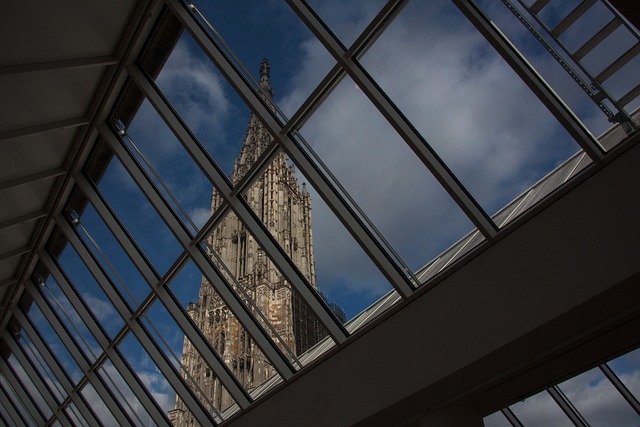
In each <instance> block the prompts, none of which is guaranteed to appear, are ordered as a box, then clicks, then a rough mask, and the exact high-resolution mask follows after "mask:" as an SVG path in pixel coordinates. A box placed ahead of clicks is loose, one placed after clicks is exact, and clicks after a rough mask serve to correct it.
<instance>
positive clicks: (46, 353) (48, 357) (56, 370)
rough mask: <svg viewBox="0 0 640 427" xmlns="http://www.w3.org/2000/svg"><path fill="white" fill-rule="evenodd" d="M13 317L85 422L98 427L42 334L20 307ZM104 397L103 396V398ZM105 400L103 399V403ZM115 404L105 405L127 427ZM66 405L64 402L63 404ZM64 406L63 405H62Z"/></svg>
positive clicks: (106, 402) (88, 408) (85, 403)
mask: <svg viewBox="0 0 640 427" xmlns="http://www.w3.org/2000/svg"><path fill="white" fill-rule="evenodd" d="M13 315H14V317H15V319H16V320H17V321H18V323H19V324H20V327H21V328H22V330H23V331H24V332H25V333H26V335H27V336H28V337H29V339H30V340H31V342H32V343H33V345H34V346H35V348H36V350H37V351H38V353H39V354H40V356H41V357H42V358H43V359H44V362H45V363H46V364H47V366H48V367H49V369H50V370H51V372H52V373H53V375H54V377H55V380H56V381H58V384H60V386H61V387H62V389H63V390H64V391H65V392H66V393H67V396H68V398H69V399H70V400H71V402H73V403H74V404H75V405H76V407H77V408H78V410H79V411H80V413H81V414H82V416H83V417H84V419H85V420H87V421H88V422H89V423H90V424H92V425H97V423H98V420H97V418H96V415H95V414H94V412H93V411H92V410H91V408H90V407H89V406H88V405H87V402H86V400H85V399H84V397H83V396H82V395H81V394H79V393H78V391H79V389H77V388H76V387H74V385H73V383H72V382H71V380H70V379H69V376H68V374H67V373H66V372H65V370H64V369H63V367H62V364H61V363H60V361H59V360H58V359H57V358H56V356H55V355H54V354H53V353H52V352H51V350H50V349H49V346H48V345H47V344H46V343H45V342H44V340H43V339H42V337H41V336H40V333H38V331H37V330H36V328H35V326H34V325H33V324H32V323H31V321H30V320H29V319H28V318H27V316H26V315H25V314H24V313H23V312H22V310H21V309H20V308H18V307H16V308H14V310H13ZM94 388H95V387H94ZM101 397H102V396H101ZM104 400H105V399H104V398H103V401H104ZM112 403H115V401H113V402H108V401H105V404H106V405H107V407H108V408H109V410H110V411H111V412H112V413H113V414H114V417H116V419H117V420H118V421H119V422H120V423H121V425H126V424H127V423H126V422H125V421H126V420H121V419H120V418H119V416H118V415H119V414H118V412H119V408H118V407H117V406H113V405H112ZM63 404H64V402H63ZM61 406H62V405H61Z"/></svg>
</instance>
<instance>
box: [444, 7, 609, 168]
mask: <svg viewBox="0 0 640 427" xmlns="http://www.w3.org/2000/svg"><path fill="white" fill-rule="evenodd" d="M452 1H453V3H454V4H455V5H456V6H457V7H458V9H460V10H461V11H462V13H463V14H464V15H465V16H466V17H467V19H468V20H469V22H471V23H472V24H473V25H474V26H475V27H476V29H477V30H478V31H479V32H480V34H482V35H483V36H484V38H485V39H486V40H487V41H488V42H489V43H490V44H491V46H493V48H494V49H495V50H496V51H497V52H498V53H499V54H500V56H502V58H503V59H504V60H505V61H506V62H507V64H509V66H511V68H512V69H513V70H514V71H515V72H516V74H517V75H518V76H519V77H520V79H522V81H523V82H524V83H525V84H526V85H527V86H528V87H529V89H530V90H531V91H532V92H533V93H534V94H535V95H536V96H537V97H538V99H540V101H541V102H542V103H543V104H544V105H545V106H546V107H547V109H548V110H549V111H550V112H551V114H553V116H554V117H555V118H556V120H558V122H559V123H560V124H561V125H562V126H563V127H564V128H565V129H566V130H567V132H568V133H569V135H571V136H572V137H573V138H574V139H575V141H576V142H577V143H578V144H579V145H580V147H581V148H582V149H583V150H584V151H585V152H586V153H587V155H588V156H589V157H590V158H591V160H593V162H594V163H596V164H602V162H603V159H604V151H603V149H602V148H601V147H600V144H599V143H598V140H597V139H596V138H595V137H594V136H593V134H591V132H590V131H589V130H588V129H587V128H586V127H585V126H584V124H583V123H582V122H581V121H580V119H578V118H577V117H576V115H575V114H574V113H573V112H572V111H571V110H570V109H569V107H568V106H567V105H566V104H565V103H564V101H563V100H562V99H561V98H560V97H559V96H558V95H557V94H556V93H555V92H554V91H553V89H551V87H549V85H548V84H547V82H546V81H545V80H544V79H543V78H542V77H541V76H540V74H538V72H537V71H536V70H535V69H534V68H533V67H532V66H531V64H529V62H528V61H527V60H526V59H525V58H524V56H522V54H521V53H520V52H519V51H518V49H516V47H515V46H514V45H513V44H511V42H510V41H509V40H508V39H507V37H506V36H505V35H504V34H503V33H502V32H501V31H500V30H499V29H498V28H497V27H496V26H495V24H493V22H492V21H491V20H489V19H488V18H487V16H486V15H485V14H484V13H483V12H481V11H480V9H479V8H478V7H477V6H476V5H475V4H473V3H472V2H470V1H469V0H452ZM532 7H533V6H532Z"/></svg>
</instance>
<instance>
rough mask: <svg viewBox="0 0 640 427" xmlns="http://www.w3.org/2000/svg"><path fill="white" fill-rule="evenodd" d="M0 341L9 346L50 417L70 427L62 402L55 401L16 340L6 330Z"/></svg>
mask: <svg viewBox="0 0 640 427" xmlns="http://www.w3.org/2000/svg"><path fill="white" fill-rule="evenodd" d="M2 339H3V340H4V342H5V343H6V344H8V345H9V348H10V349H11V351H12V352H13V354H14V355H15V357H16V360H17V361H18V362H19V363H20V366H22V369H24V372H25V373H26V374H27V376H28V377H29V379H31V382H32V383H33V385H34V386H35V387H36V389H37V390H38V392H39V393H40V395H41V396H42V398H43V399H44V401H45V403H46V404H47V406H48V407H49V409H50V410H51V417H53V418H54V419H57V420H58V421H60V423H62V425H69V426H70V425H71V422H70V421H69V418H67V414H66V413H65V412H64V409H63V408H62V406H61V404H62V402H60V403H59V402H58V401H57V399H56V398H55V396H54V395H53V393H52V392H51V389H50V388H49V386H48V385H47V383H46V381H45V380H44V379H43V378H42V375H41V373H40V372H39V371H38V370H37V369H36V368H35V367H34V366H33V361H32V360H31V359H29V357H28V356H27V355H26V354H25V353H24V350H23V349H22V346H20V345H19V344H18V342H17V340H16V339H14V337H12V336H11V335H10V334H9V332H8V331H7V330H6V329H5V330H4V332H3V334H2Z"/></svg>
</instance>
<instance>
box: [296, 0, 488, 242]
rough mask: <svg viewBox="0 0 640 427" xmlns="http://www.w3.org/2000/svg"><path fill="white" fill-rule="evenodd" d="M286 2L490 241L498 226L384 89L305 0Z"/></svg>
mask: <svg viewBox="0 0 640 427" xmlns="http://www.w3.org/2000/svg"><path fill="white" fill-rule="evenodd" d="M287 3H289V5H290V6H291V8H292V9H293V10H294V11H295V12H296V13H297V14H298V16H299V17H300V19H302V21H304V22H305V24H306V25H307V26H308V27H309V29H310V30H311V31H312V32H313V33H314V34H315V36H316V37H317V38H318V40H319V41H320V42H321V43H322V44H323V45H324V46H325V48H326V49H327V50H328V51H329V53H331V54H332V55H333V57H334V58H335V59H336V60H337V61H338V63H339V64H340V65H341V66H342V67H343V68H344V69H345V70H346V72H347V74H348V75H349V77H351V79H352V80H353V81H354V83H356V84H357V85H358V87H359V88H360V90H362V92H363V93H364V94H365V95H366V96H367V98H369V100H370V101H371V102H372V104H374V105H375V106H376V108H377V109H378V111H380V113H381V114H382V115H383V116H384V117H385V119H386V120H387V121H388V122H389V124H390V125H391V126H392V127H393V128H394V129H395V130H396V132H398V134H399V135H400V136H401V137H402V139H403V140H404V141H405V143H407V145H408V146H409V147H410V148H411V150H412V151H413V152H414V153H415V154H416V155H417V156H418V158H419V159H420V160H421V161H422V163H423V164H424V165H425V166H426V167H427V168H428V169H429V170H430V171H431V173H432V174H433V176H434V177H435V178H436V179H437V180H438V182H439V183H440V185H442V186H443V187H444V189H445V190H446V191H447V192H448V193H449V195H450V196H451V197H452V198H453V199H454V200H455V202H456V203H457V204H458V206H459V207H460V208H461V209H462V210H463V211H464V212H465V214H466V215H467V216H468V217H469V219H470V220H471V221H472V222H473V224H474V225H475V226H476V227H477V228H478V230H480V232H481V233H482V234H483V235H484V236H485V238H486V239H487V240H492V239H493V238H494V237H495V235H496V233H497V231H498V228H497V226H496V225H495V224H494V223H493V221H492V220H491V218H490V217H489V216H488V215H487V213H486V212H485V211H484V210H483V209H482V207H480V205H479V204H478V202H477V201H476V200H475V199H474V198H473V197H472V196H471V194H469V192H468V191H467V189H466V188H465V187H464V186H463V185H462V184H461V183H460V181H459V180H458V178H457V177H456V176H455V175H454V174H453V173H452V172H451V171H450V170H449V168H448V166H447V165H446V164H445V163H444V162H443V161H442V159H440V157H439V156H438V155H437V154H436V152H435V151H434V150H433V149H432V148H431V147H430V146H429V144H428V143H427V141H426V140H425V139H424V138H423V137H422V135H420V133H419V132H418V131H417V130H416V129H415V128H414V127H413V125H412V124H411V123H410V122H409V120H407V118H406V117H405V116H404V115H403V114H402V113H401V112H400V110H399V109H398V108H397V107H396V105H395V104H394V103H393V102H392V101H391V100H390V99H389V97H388V96H387V95H386V94H385V93H384V91H383V90H382V89H381V88H380V87H379V86H378V85H377V84H376V82H375V81H374V80H373V79H372V78H371V77H370V76H369V75H368V74H367V73H366V71H365V70H364V69H363V68H362V67H361V66H360V65H359V64H358V63H357V62H356V61H355V60H354V59H353V57H352V55H351V54H350V53H349V52H347V50H346V49H345V47H344V46H343V45H342V44H341V43H340V41H339V40H338V39H337V38H336V37H335V36H334V35H333V34H332V33H331V32H330V31H329V30H328V29H327V28H326V27H325V25H324V23H323V22H322V21H321V20H320V19H319V18H318V16H317V15H316V14H315V13H314V12H313V11H312V10H311V9H310V8H309V6H308V5H307V4H306V3H305V2H304V0H287Z"/></svg>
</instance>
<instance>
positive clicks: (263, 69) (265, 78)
mask: <svg viewBox="0 0 640 427" xmlns="http://www.w3.org/2000/svg"><path fill="white" fill-rule="evenodd" d="M270 70H271V65H269V61H268V60H267V58H263V59H262V63H261V64H260V87H261V88H262V89H263V90H264V91H265V93H266V94H268V95H269V97H273V89H271V81H270V80H269V71H270Z"/></svg>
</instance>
